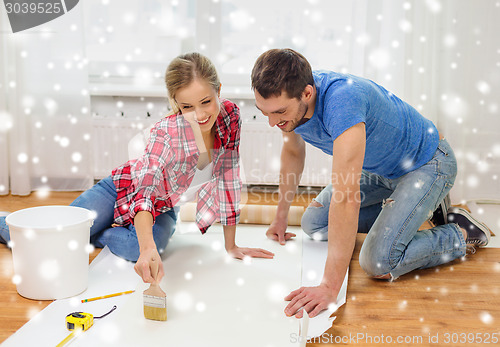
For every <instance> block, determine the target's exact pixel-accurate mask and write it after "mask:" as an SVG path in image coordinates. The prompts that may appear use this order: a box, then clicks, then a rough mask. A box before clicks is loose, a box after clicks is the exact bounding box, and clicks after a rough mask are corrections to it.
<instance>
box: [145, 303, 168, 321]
mask: <svg viewBox="0 0 500 347" xmlns="http://www.w3.org/2000/svg"><path fill="white" fill-rule="evenodd" d="M144 317H145V318H146V319H151V320H159V321H166V320H167V308H166V307H164V308H160V307H151V306H146V305H144Z"/></svg>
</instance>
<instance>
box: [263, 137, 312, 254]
mask: <svg viewBox="0 0 500 347" xmlns="http://www.w3.org/2000/svg"><path fill="white" fill-rule="evenodd" d="M305 157H306V146H305V142H304V140H303V139H302V138H301V137H300V135H298V134H296V133H294V132H289V133H283V147H282V149H281V167H280V182H279V198H278V209H277V211H276V217H275V218H274V221H273V222H272V223H271V225H270V226H269V229H268V230H267V233H266V235H267V237H268V238H270V239H272V240H275V241H278V242H279V243H280V244H282V245H284V244H285V241H286V240H289V239H290V238H292V237H294V236H295V234H293V233H287V232H286V228H287V225H288V211H289V210H290V205H291V203H292V199H293V197H294V196H295V192H296V191H297V186H298V185H299V182H300V177H301V175H302V171H303V170H304V161H305Z"/></svg>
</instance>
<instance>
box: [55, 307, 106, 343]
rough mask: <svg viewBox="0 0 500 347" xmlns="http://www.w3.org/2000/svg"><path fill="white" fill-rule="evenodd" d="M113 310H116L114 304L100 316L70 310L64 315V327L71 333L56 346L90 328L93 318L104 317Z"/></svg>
mask: <svg viewBox="0 0 500 347" xmlns="http://www.w3.org/2000/svg"><path fill="white" fill-rule="evenodd" d="M114 310H116V306H113V308H112V309H111V310H110V311H109V312H108V313H106V314H103V315H102V316H100V317H94V316H93V315H92V314H90V313H86V312H72V313H70V314H68V315H67V316H66V329H68V330H69V331H72V333H71V334H69V335H68V336H66V338H65V339H64V340H62V341H61V342H59V344H57V346H56V347H62V346H64V345H65V344H67V343H68V342H69V341H71V340H73V338H75V337H76V336H78V335H79V334H80V333H82V332H84V331H87V330H88V329H90V327H91V326H92V325H94V319H100V318H104V317H106V316H107V315H108V314H110V313H111V312H113V311H114Z"/></svg>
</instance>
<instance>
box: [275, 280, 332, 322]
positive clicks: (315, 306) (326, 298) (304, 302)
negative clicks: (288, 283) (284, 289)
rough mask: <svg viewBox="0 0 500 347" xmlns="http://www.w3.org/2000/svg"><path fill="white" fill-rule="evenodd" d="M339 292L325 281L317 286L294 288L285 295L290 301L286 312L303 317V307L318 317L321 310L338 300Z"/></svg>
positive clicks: (310, 314)
mask: <svg viewBox="0 0 500 347" xmlns="http://www.w3.org/2000/svg"><path fill="white" fill-rule="evenodd" d="M337 295H338V293H337V292H335V291H334V290H333V289H332V288H330V287H329V286H327V285H326V284H325V283H322V284H320V285H319V286H317V287H302V288H299V289H297V290H294V291H293V292H291V293H290V294H288V295H287V296H286V297H285V300H286V301H290V303H289V304H288V306H287V307H286V308H285V314H286V315H287V316H288V317H290V316H295V318H302V315H303V312H304V311H303V309H304V310H306V312H307V313H308V314H309V317H311V318H312V317H316V316H317V315H318V314H319V313H320V312H321V311H323V310H326V309H327V308H328V306H329V305H330V304H334V303H335V302H336V301H337Z"/></svg>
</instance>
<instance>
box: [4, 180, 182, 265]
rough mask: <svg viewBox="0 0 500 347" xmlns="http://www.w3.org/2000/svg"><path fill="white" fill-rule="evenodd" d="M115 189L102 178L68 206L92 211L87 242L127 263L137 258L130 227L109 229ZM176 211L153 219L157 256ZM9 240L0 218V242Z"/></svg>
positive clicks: (167, 235) (173, 227)
mask: <svg viewBox="0 0 500 347" xmlns="http://www.w3.org/2000/svg"><path fill="white" fill-rule="evenodd" d="M116 197H117V194H116V188H115V185H114V184H113V180H112V179H111V177H110V176H109V177H107V178H104V179H103V180H101V181H99V182H98V183H97V184H95V185H94V186H93V187H92V188H90V189H89V190H87V191H85V192H83V193H82V194H81V195H80V196H79V197H78V198H76V199H75V201H73V202H72V203H71V206H77V207H83V208H86V209H88V210H91V211H94V212H95V214H96V218H95V220H94V224H93V225H92V227H91V228H90V242H91V243H92V244H93V245H94V246H96V247H104V246H108V247H109V249H110V250H111V252H113V253H114V254H116V255H117V256H119V257H122V258H124V259H127V260H131V261H137V259H138V258H139V254H140V252H139V242H138V240H137V234H136V231H135V227H134V226H133V225H127V226H118V227H112V226H111V225H112V224H113V220H114V219H113V214H114V207H115V201H116ZM176 221H177V209H172V210H170V211H168V212H165V213H162V214H161V215H159V216H157V217H156V219H155V224H154V225H153V238H154V241H155V243H156V247H157V249H158V252H159V253H160V254H161V253H163V250H164V249H165V247H166V246H167V243H168V241H169V239H170V237H171V236H172V234H173V233H174V231H175V224H176ZM1 239H4V241H5V242H8V241H9V240H10V236H9V229H8V226H7V225H6V224H5V217H1V218H0V241H1Z"/></svg>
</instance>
